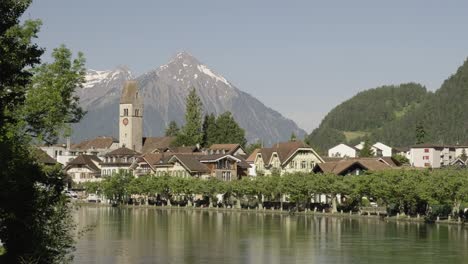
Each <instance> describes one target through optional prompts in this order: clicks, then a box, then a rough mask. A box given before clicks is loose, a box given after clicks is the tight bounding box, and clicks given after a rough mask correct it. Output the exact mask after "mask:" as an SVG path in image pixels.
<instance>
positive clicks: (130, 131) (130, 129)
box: [119, 81, 143, 152]
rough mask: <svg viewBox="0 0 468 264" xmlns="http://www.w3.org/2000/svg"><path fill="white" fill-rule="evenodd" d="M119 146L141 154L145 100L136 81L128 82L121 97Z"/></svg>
mask: <svg viewBox="0 0 468 264" xmlns="http://www.w3.org/2000/svg"><path fill="white" fill-rule="evenodd" d="M119 116H120V117H119V144H120V146H121V147H126V148H129V149H133V150H135V151H137V152H141V148H142V142H143V98H142V97H141V96H140V94H139V91H138V83H137V82H136V81H126V82H125V84H124V88H123V90H122V95H121V97H120V109H119Z"/></svg>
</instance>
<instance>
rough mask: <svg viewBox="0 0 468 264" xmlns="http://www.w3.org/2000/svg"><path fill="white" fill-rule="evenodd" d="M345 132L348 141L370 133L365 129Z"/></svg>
mask: <svg viewBox="0 0 468 264" xmlns="http://www.w3.org/2000/svg"><path fill="white" fill-rule="evenodd" d="M343 134H344V135H345V137H346V141H348V142H349V141H352V140H354V139H357V138H362V137H364V136H366V135H368V134H369V132H364V131H343Z"/></svg>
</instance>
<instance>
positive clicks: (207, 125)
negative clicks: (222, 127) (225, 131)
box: [202, 113, 218, 147]
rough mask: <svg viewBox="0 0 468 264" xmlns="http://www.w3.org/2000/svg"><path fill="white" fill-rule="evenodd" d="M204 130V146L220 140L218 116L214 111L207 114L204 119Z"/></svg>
mask: <svg viewBox="0 0 468 264" xmlns="http://www.w3.org/2000/svg"><path fill="white" fill-rule="evenodd" d="M202 131H203V146H204V147H209V146H211V145H212V144H214V143H216V142H217V141H218V138H217V132H216V131H217V127H216V117H215V115H214V114H213V113H211V114H209V115H205V119H204V120H203V126H202Z"/></svg>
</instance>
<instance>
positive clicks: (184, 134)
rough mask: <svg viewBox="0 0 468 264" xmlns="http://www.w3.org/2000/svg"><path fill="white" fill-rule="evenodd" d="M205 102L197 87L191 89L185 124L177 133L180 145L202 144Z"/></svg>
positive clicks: (177, 142) (187, 101)
mask: <svg viewBox="0 0 468 264" xmlns="http://www.w3.org/2000/svg"><path fill="white" fill-rule="evenodd" d="M202 112H203V104H202V102H201V99H200V97H199V96H198V95H197V92H196V91H195V88H192V90H190V92H189V94H188V96H187V99H186V103H185V125H184V126H183V127H182V129H181V131H180V133H179V134H178V135H177V138H176V142H175V144H176V145H178V146H195V145H196V144H201V143H202V140H203V133H202Z"/></svg>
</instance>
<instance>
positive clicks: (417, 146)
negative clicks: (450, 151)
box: [411, 143, 456, 149]
mask: <svg viewBox="0 0 468 264" xmlns="http://www.w3.org/2000/svg"><path fill="white" fill-rule="evenodd" d="M455 147H456V146H452V145H437V144H430V143H424V144H417V145H413V146H411V148H438V149H441V148H455Z"/></svg>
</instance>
